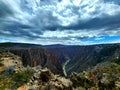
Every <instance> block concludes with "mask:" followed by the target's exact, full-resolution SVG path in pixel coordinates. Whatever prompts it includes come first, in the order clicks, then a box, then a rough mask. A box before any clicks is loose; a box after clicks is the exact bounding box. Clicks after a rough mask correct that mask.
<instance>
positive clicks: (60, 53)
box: [44, 45, 81, 63]
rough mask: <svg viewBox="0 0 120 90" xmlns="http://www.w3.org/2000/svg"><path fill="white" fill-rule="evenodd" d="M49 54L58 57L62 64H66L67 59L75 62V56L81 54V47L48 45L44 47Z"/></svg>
mask: <svg viewBox="0 0 120 90" xmlns="http://www.w3.org/2000/svg"><path fill="white" fill-rule="evenodd" d="M44 47H45V48H47V49H48V51H49V52H52V53H54V54H55V55H56V57H57V58H58V60H59V61H60V62H61V63H65V62H66V60H67V59H66V58H70V59H71V60H74V58H75V56H76V55H77V54H78V53H79V52H80V48H81V47H80V46H72V45H71V46H69V45H47V46H44Z"/></svg>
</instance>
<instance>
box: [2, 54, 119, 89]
mask: <svg viewBox="0 0 120 90" xmlns="http://www.w3.org/2000/svg"><path fill="white" fill-rule="evenodd" d="M0 90H120V65H119V64H117V63H113V62H105V63H101V64H98V65H97V66H95V67H94V68H91V69H88V70H87V71H83V72H81V73H79V74H77V73H72V74H71V75H70V76H69V77H64V76H60V75H55V74H54V73H52V72H51V71H50V70H49V69H48V68H47V67H46V68H42V67H41V66H40V65H38V66H35V67H30V66H27V67H24V66H23V64H22V58H20V57H18V56H16V55H14V54H12V53H10V52H4V53H0Z"/></svg>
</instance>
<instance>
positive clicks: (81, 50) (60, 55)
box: [0, 43, 120, 74]
mask: <svg viewBox="0 0 120 90" xmlns="http://www.w3.org/2000/svg"><path fill="white" fill-rule="evenodd" d="M0 47H3V48H5V49H7V50H9V51H10V52H12V53H14V54H16V55H19V56H21V57H22V58H23V64H24V66H27V65H30V66H37V65H41V66H42V67H48V68H50V69H51V70H52V71H53V72H54V73H62V72H63V71H62V64H63V63H65V62H66V61H67V58H69V59H70V61H69V62H68V63H67V64H66V66H65V69H66V72H67V73H69V74H70V73H71V72H73V71H74V72H81V71H83V70H86V69H88V68H92V67H93V66H95V65H97V64H98V63H102V62H106V61H114V62H119V59H120V44H100V45H88V46H69V45H46V46H43V45H34V44H19V43H2V44H0Z"/></svg>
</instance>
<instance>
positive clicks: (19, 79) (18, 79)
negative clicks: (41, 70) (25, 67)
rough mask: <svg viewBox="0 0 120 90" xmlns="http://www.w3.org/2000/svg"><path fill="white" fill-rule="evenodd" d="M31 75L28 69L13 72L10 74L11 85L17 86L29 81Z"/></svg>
mask: <svg viewBox="0 0 120 90" xmlns="http://www.w3.org/2000/svg"><path fill="white" fill-rule="evenodd" d="M31 76H32V74H31V73H30V72H28V71H21V72H18V73H15V74H14V75H13V76H12V82H13V85H12V87H14V88H18V87H20V86H22V85H24V84H25V83H27V82H29V80H30V79H31Z"/></svg>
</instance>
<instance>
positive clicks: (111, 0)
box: [0, 0, 120, 45]
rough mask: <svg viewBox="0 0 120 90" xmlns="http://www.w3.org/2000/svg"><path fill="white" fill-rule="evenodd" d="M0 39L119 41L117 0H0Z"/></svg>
mask: <svg viewBox="0 0 120 90" xmlns="http://www.w3.org/2000/svg"><path fill="white" fill-rule="evenodd" d="M0 42H21V43H33V44H43V45H48V44H65V45H91V44H102V43H120V0H0Z"/></svg>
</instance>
